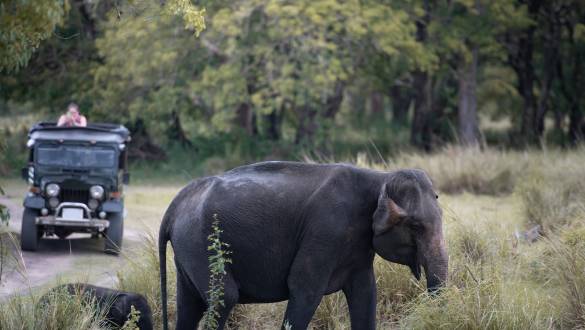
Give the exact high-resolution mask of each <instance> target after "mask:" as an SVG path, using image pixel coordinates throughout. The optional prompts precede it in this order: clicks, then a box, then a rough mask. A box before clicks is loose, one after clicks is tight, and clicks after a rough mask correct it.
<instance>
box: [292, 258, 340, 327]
mask: <svg viewBox="0 0 585 330" xmlns="http://www.w3.org/2000/svg"><path fill="white" fill-rule="evenodd" d="M331 255H333V253H329V251H320V253H315V251H314V250H309V249H305V250H304V251H300V252H299V253H298V254H297V256H296V258H295V261H294V262H293V265H292V267H291V272H290V274H289V277H288V289H289V300H288V305H287V306H286V313H285V315H284V321H283V326H282V328H283V329H285V328H287V329H293V330H301V329H302V330H304V329H307V327H308V325H309V322H311V318H312V317H313V314H315V310H316V309H317V307H318V306H319V303H320V302H321V298H323V294H324V293H325V291H326V290H327V285H328V283H329V279H330V277H331V274H332V271H333V264H332V262H331V261H332V258H331V257H330V256H331ZM333 262H335V261H333ZM287 324H288V326H290V328H289V327H288V326H287Z"/></svg>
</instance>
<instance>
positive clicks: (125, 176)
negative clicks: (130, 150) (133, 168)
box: [122, 172, 130, 184]
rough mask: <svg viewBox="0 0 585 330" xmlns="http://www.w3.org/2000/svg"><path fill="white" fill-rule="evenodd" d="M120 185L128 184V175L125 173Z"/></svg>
mask: <svg viewBox="0 0 585 330" xmlns="http://www.w3.org/2000/svg"><path fill="white" fill-rule="evenodd" d="M122 183H123V184H128V183H130V173H128V172H126V173H124V174H122Z"/></svg>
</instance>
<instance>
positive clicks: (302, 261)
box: [159, 162, 448, 329]
mask: <svg viewBox="0 0 585 330" xmlns="http://www.w3.org/2000/svg"><path fill="white" fill-rule="evenodd" d="M214 215H216V217H217V218H218V219H219V226H220V228H221V230H223V232H222V233H221V240H222V241H224V242H225V243H227V244H229V250H230V251H231V252H232V254H231V255H230V258H231V259H232V263H231V264H228V265H227V268H226V272H227V273H226V275H225V277H224V284H225V288H224V297H223V300H224V303H225V305H224V306H220V309H219V313H220V315H221V316H220V318H219V328H220V329H221V328H223V326H224V325H225V322H226V320H227V318H228V315H229V312H230V311H231V309H232V308H233V307H234V305H235V304H236V303H244V304H245V303H272V302H278V301H283V300H287V299H288V305H287V308H286V313H285V316H284V321H283V327H284V324H289V325H291V326H292V329H305V328H307V325H308V324H309V322H310V320H311V318H312V316H313V314H314V312H315V309H316V308H317V306H318V305H319V302H320V301H321V298H322V297H323V295H327V294H330V293H333V292H336V291H339V290H343V293H344V294H345V297H346V299H347V302H348V306H349V312H350V318H351V325H352V328H353V329H375V312H376V283H375V278H374V271H373V260H374V254H375V253H378V254H379V255H380V256H381V257H383V258H384V259H386V260H389V261H392V262H396V263H400V264H403V265H407V266H409V267H410V269H411V271H412V273H413V274H414V276H415V277H416V278H417V279H419V278H420V274H421V266H422V267H423V268H424V269H425V274H426V279H427V286H428V290H429V291H435V290H436V289H438V288H439V287H440V286H442V285H443V284H444V283H445V281H446V278H447V263H448V257H447V253H446V250H445V245H444V240H443V231H442V220H441V210H440V208H439V205H438V203H437V195H436V194H435V192H434V191H433V187H432V184H431V181H430V179H429V178H428V176H427V175H426V174H425V173H424V172H423V171H420V170H400V171H395V172H381V171H373V170H368V169H361V168H357V167H354V166H350V165H343V164H305V163H294V162H265V163H258V164H253V165H248V166H242V167H238V168H236V169H233V170H231V171H229V172H226V173H224V174H222V175H218V176H213V177H207V178H202V179H199V180H195V181H193V182H191V183H190V184H189V185H187V186H186V187H185V188H183V190H182V191H181V192H179V194H178V195H177V196H176V197H175V199H174V200H173V201H172V203H171V205H170V206H169V208H168V210H167V211H166V214H165V216H164V218H163V222H162V224H161V227H160V233H159V258H160V265H161V273H160V274H161V286H162V287H161V289H162V304H163V326H164V328H165V329H166V327H167V320H166V317H167V313H166V304H167V295H166V244H167V242H168V241H170V242H171V244H172V247H173V250H174V253H175V264H176V268H177V329H195V328H196V327H197V325H198V323H199V321H200V320H201V318H202V315H203V314H204V312H205V310H206V308H207V303H206V302H207V298H208V293H207V291H208V286H209V273H210V272H209V269H208V265H209V261H208V256H209V254H210V252H209V251H208V249H207V247H208V243H209V242H208V240H207V237H208V235H209V234H210V233H211V230H212V229H211V225H212V222H213V219H214Z"/></svg>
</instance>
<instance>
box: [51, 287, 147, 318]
mask: <svg viewBox="0 0 585 330" xmlns="http://www.w3.org/2000/svg"><path fill="white" fill-rule="evenodd" d="M51 292H66V293H68V294H70V295H86V296H87V297H88V298H89V299H92V300H91V301H93V302H95V304H96V307H99V308H100V310H101V309H103V308H106V313H105V319H106V321H107V326H108V327H110V328H114V329H120V328H122V326H123V325H124V323H125V322H126V321H127V320H128V316H129V315H130V312H131V311H132V309H131V306H134V309H135V310H137V311H139V312H140V318H139V319H138V322H137V324H136V325H137V326H138V329H140V330H152V329H153V326H152V324H153V322H152V311H151V309H150V306H149V305H148V302H147V300H146V298H144V296H142V295H141V294H138V293H133V292H125V291H119V290H114V289H110V288H104V287H99V286H95V285H91V284H86V283H69V284H63V285H60V286H57V287H55V288H53V289H51V290H50V291H49V293H47V294H45V295H44V297H43V298H42V299H41V301H44V302H47V301H48V295H49V294H51Z"/></svg>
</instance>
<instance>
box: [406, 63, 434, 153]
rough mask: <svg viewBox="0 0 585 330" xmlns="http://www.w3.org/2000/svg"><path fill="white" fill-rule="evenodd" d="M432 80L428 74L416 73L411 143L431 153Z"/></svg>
mask: <svg viewBox="0 0 585 330" xmlns="http://www.w3.org/2000/svg"><path fill="white" fill-rule="evenodd" d="M431 85H432V84H431V80H430V78H429V76H428V74H427V73H426V72H415V74H414V88H415V93H416V99H415V100H414V115H413V118H412V125H411V130H410V142H411V143H412V144H413V145H414V146H415V147H418V148H421V149H424V150H426V151H430V150H431V147H432V141H431V140H432V139H431V134H432V130H431V123H430V121H431V112H432V91H431Z"/></svg>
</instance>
